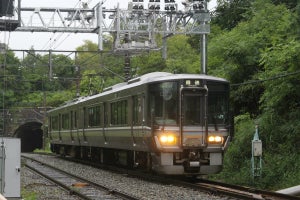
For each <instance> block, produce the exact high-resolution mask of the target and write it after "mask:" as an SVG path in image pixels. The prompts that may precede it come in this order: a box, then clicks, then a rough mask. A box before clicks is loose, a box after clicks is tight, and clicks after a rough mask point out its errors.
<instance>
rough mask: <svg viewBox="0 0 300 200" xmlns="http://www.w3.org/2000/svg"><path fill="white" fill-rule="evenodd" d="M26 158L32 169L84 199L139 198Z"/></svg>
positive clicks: (112, 199)
mask: <svg viewBox="0 0 300 200" xmlns="http://www.w3.org/2000/svg"><path fill="white" fill-rule="evenodd" d="M22 158H23V159H25V160H26V162H25V163H26V164H25V166H26V167H27V168H29V169H31V170H32V171H34V172H36V173H38V174H40V175H41V176H43V177H45V178H46V179H48V180H50V181H52V182H54V183H55V184H57V185H58V186H60V187H62V188H64V189H65V190H67V191H69V193H70V194H72V195H75V196H78V197H80V198H82V199H88V200H91V199H111V200H115V199H116V200H119V199H120V200H124V199H125V200H137V199H138V198H137V197H135V196H131V195H129V194H126V193H122V192H120V191H116V190H114V189H111V188H109V187H106V186H105V185H100V184H98V183H94V182H91V181H89V180H86V179H83V178H81V177H78V176H76V175H74V174H70V173H68V172H65V171H62V170H60V169H58V168H56V167H53V166H50V165H48V164H46V163H42V162H40V161H38V160H36V159H33V158H30V157H26V156H22Z"/></svg>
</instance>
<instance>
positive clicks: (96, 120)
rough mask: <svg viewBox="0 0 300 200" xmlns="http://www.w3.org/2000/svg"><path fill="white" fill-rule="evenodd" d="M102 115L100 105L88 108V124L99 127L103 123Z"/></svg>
mask: <svg viewBox="0 0 300 200" xmlns="http://www.w3.org/2000/svg"><path fill="white" fill-rule="evenodd" d="M100 115H101V111H100V105H97V106H94V107H90V108H88V126H89V127H99V126H100V124H101V120H100Z"/></svg>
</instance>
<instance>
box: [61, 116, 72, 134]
mask: <svg viewBox="0 0 300 200" xmlns="http://www.w3.org/2000/svg"><path fill="white" fill-rule="evenodd" d="M61 121H62V123H61V128H62V129H64V130H67V129H70V115H69V113H65V114H62V118H61Z"/></svg>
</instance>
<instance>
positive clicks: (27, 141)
mask: <svg viewBox="0 0 300 200" xmlns="http://www.w3.org/2000/svg"><path fill="white" fill-rule="evenodd" d="M42 125H43V124H42V123H40V122H28V123H25V124H23V125H21V126H19V128H18V129H17V130H16V131H15V133H14V136H15V137H17V138H20V139H21V152H33V151H34V150H35V149H41V148H42V147H43V130H42Z"/></svg>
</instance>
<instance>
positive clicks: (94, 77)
mask: <svg viewBox="0 0 300 200" xmlns="http://www.w3.org/2000/svg"><path fill="white" fill-rule="evenodd" d="M103 87H104V79H103V77H102V76H99V75H98V74H97V73H96V71H95V70H86V71H84V73H83V75H82V79H81V82H80V91H81V92H80V94H81V96H87V95H93V94H97V93H100V92H102V90H103Z"/></svg>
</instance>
